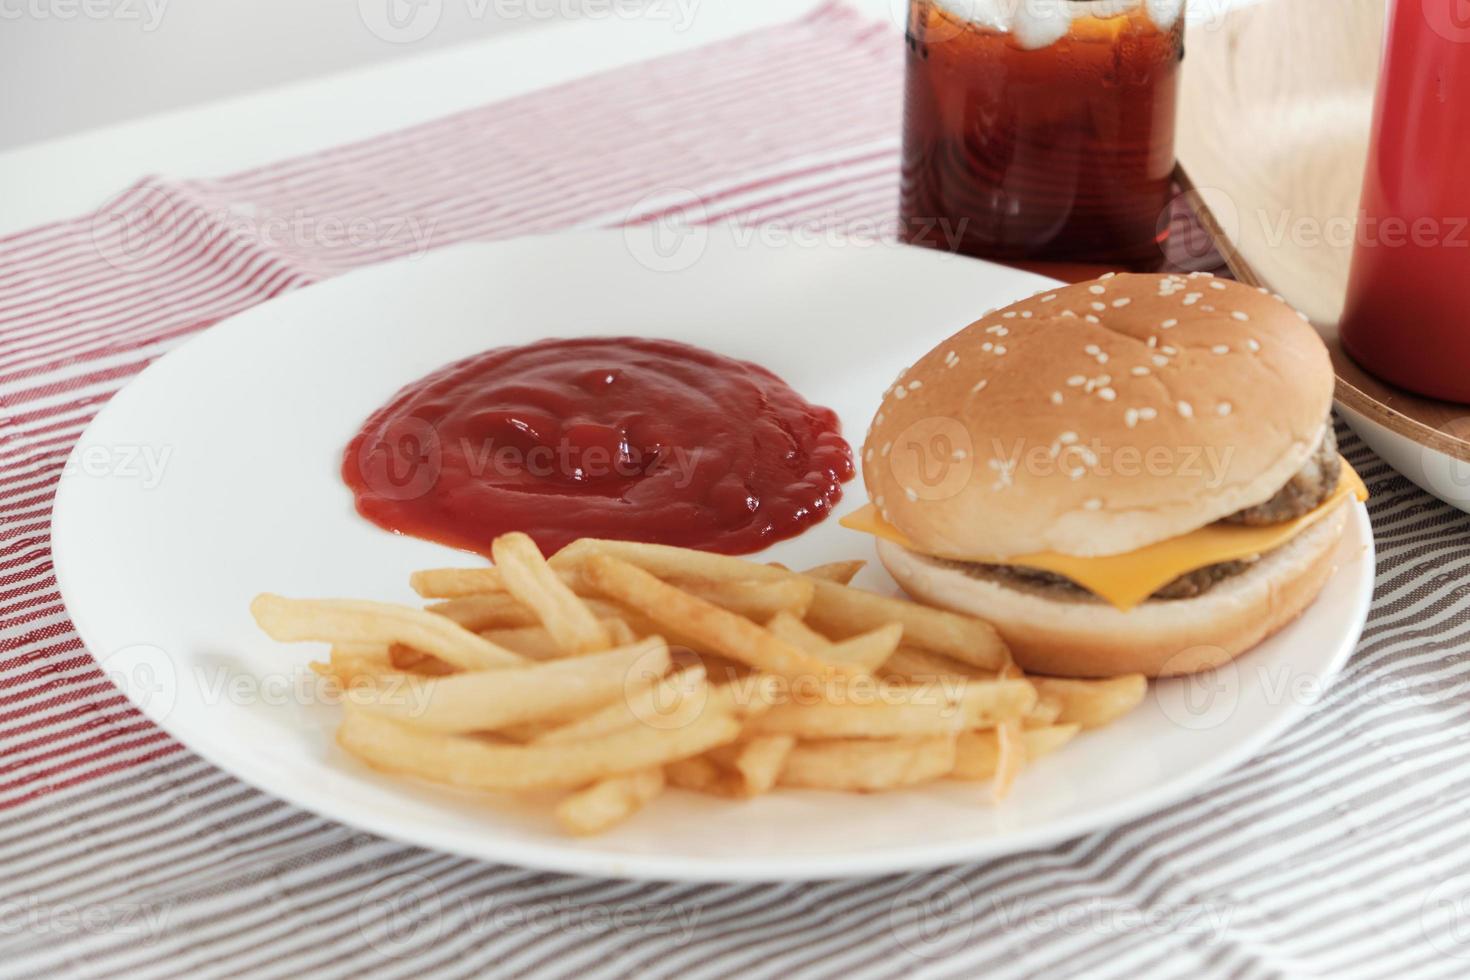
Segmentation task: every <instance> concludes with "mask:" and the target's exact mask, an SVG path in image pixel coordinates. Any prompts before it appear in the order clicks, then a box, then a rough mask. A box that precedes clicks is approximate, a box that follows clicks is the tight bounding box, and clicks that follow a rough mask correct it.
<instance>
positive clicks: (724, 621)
mask: <svg viewBox="0 0 1470 980" xmlns="http://www.w3.org/2000/svg"><path fill="white" fill-rule="evenodd" d="M751 567H759V566H751ZM582 574H583V576H584V577H585V578H586V581H587V582H588V584H589V585H591V586H592V587H593V588H595V589H597V590H598V591H599V592H601V593H603V594H604V595H607V596H609V597H610V598H612V599H615V600H617V601H618V602H622V603H625V604H626V605H629V606H632V607H633V608H634V609H636V610H638V611H639V612H641V613H642V614H643V615H645V616H647V617H649V618H650V619H652V620H654V621H655V622H657V623H659V624H660V625H664V624H667V625H668V626H669V627H670V628H671V629H673V630H675V631H677V632H678V633H679V634H680V635H687V636H690V637H693V638H694V639H695V641H696V642H697V643H698V644H700V645H701V646H702V647H707V648H708V649H710V650H712V651H713V652H715V653H719V654H721V655H723V656H726V657H729V658H730V659H732V660H738V661H740V662H741V663H744V664H748V665H750V666H752V667H756V668H758V669H760V670H764V671H768V672H770V673H773V674H783V675H786V676H792V675H810V676H822V675H825V674H828V673H831V669H830V668H829V667H828V666H827V665H825V664H823V663H822V662H821V661H820V660H817V659H815V658H813V657H811V656H809V655H808V654H805V653H803V652H801V651H800V650H798V649H797V648H796V647H794V646H792V645H791V644H789V643H786V642H784V641H783V640H780V639H777V638H776V637H774V636H772V635H771V634H770V633H769V632H768V631H767V630H764V629H762V628H761V627H759V626H757V625H756V624H755V623H752V622H751V621H750V620H748V619H745V618H744V617H742V616H737V615H736V614H735V613H732V612H730V611H729V610H727V609H721V608H720V607H719V606H716V605H714V604H713V603H710V602H706V601H705V600H703V599H700V598H698V597H696V596H692V595H689V594H688V593H687V592H683V591H681V590H679V589H677V588H675V587H674V586H672V585H669V584H667V583H666V582H662V581H660V580H659V579H657V578H655V577H654V576H653V575H651V574H649V573H648V572H646V571H644V570H642V569H640V568H637V567H635V566H633V565H630V564H628V563H627V562H624V561H620V560H619V559H616V558H610V557H608V556H606V555H601V554H593V555H591V556H589V557H588V558H587V560H586V562H585V563H584V565H583V569H582Z"/></svg>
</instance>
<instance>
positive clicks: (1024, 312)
mask: <svg viewBox="0 0 1470 980" xmlns="http://www.w3.org/2000/svg"><path fill="white" fill-rule="evenodd" d="M1021 319H1022V320H1029V319H1031V311H1030V310H1022V311H1021Z"/></svg>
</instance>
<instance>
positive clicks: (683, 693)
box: [532, 667, 730, 745]
mask: <svg viewBox="0 0 1470 980" xmlns="http://www.w3.org/2000/svg"><path fill="white" fill-rule="evenodd" d="M708 700H709V685H708V684H707V683H706V682H705V677H704V668H703V667H688V668H685V669H684V670H681V671H679V672H677V673H675V674H670V675H669V676H667V677H661V678H659V679H658V680H656V681H654V683H652V684H649V685H647V686H640V687H638V688H637V689H635V690H633V691H629V692H627V694H626V696H624V697H622V698H619V699H618V700H616V701H614V702H612V703H611V704H609V705H607V706H606V707H604V708H601V709H600V710H598V711H594V712H592V713H591V714H587V715H583V716H582V717H580V718H577V719H575V720H573V721H568V722H563V723H562V724H559V725H555V726H552V727H551V728H549V729H548V730H546V731H544V732H540V733H538V734H536V735H535V736H534V738H533V739H532V740H533V741H535V742H537V743H538V744H541V745H565V744H566V743H568V742H582V741H588V740H591V739H595V738H599V737H601V736H603V735H609V734H612V733H613V732H619V731H623V730H624V729H628V728H634V727H637V726H640V725H641V726H644V727H652V728H666V727H676V726H678V725H682V724H687V723H688V721H689V719H690V718H692V717H695V716H696V715H697V714H700V713H702V712H703V711H704V710H706V709H708V710H709V711H710V712H711V713H713V714H730V712H728V711H722V710H721V707H720V706H719V705H716V706H714V707H710V706H709V704H708Z"/></svg>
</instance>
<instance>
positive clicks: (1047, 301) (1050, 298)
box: [1041, 293, 1057, 303]
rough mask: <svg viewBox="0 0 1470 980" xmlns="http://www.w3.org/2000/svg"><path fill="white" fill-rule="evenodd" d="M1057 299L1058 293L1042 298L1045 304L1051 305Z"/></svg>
mask: <svg viewBox="0 0 1470 980" xmlns="http://www.w3.org/2000/svg"><path fill="white" fill-rule="evenodd" d="M1056 298H1057V294H1056V293H1047V294H1046V295H1045V296H1043V297H1041V301H1042V302H1043V303H1050V302H1051V301H1052V300H1054V299H1056Z"/></svg>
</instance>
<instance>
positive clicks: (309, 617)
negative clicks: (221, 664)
mask: <svg viewBox="0 0 1470 980" xmlns="http://www.w3.org/2000/svg"><path fill="white" fill-rule="evenodd" d="M250 612H251V613H252V614H253V615H254V616H255V622H256V623H257V624H259V626H260V628H261V629H263V630H265V632H266V633H267V634H268V635H269V636H270V637H271V638H272V639H274V640H278V641H281V642H283V643H300V642H309V641H318V642H323V643H381V644H383V645H384V646H387V645H388V644H392V643H402V644H404V645H405V646H410V647H413V648H414V649H415V650H420V651H422V652H424V653H428V654H432V655H433V656H435V657H438V658H439V659H440V660H443V661H444V662H445V663H449V664H453V665H454V666H456V667H458V668H460V669H462V670H486V669H492V668H495V667H509V666H514V665H516V664H520V663H524V662H525V661H524V660H522V658H520V657H518V656H516V655H515V654H513V653H511V652H510V651H509V650H505V649H503V648H501V647H498V646H496V645H495V644H493V643H491V642H490V641H489V640H486V639H484V638H483V637H480V636H476V635H475V634H474V633H471V632H470V631H469V630H466V629H465V628H464V627H462V626H459V625H456V624H455V623H453V622H451V621H450V620H448V619H445V618H444V617H442V616H435V615H433V614H432V613H427V612H424V611H423V610H421V609H413V608H410V607H408V606H395V605H391V604H389V603H386V602H365V601H359V600H355V599H286V598H283V597H281V596H277V595H269V594H265V595H258V596H256V597H255V600H254V601H253V602H251V603H250Z"/></svg>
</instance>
